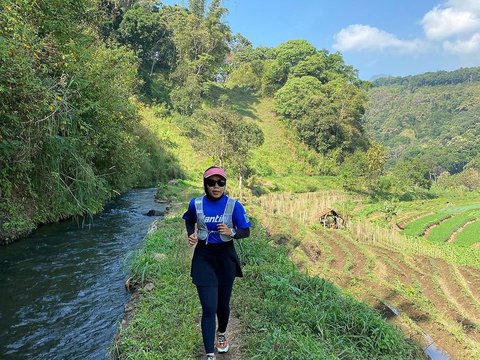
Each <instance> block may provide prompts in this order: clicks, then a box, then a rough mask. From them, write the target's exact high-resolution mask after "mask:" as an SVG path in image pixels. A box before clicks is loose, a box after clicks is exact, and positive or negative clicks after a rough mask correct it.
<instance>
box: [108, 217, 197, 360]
mask: <svg viewBox="0 0 480 360" xmlns="http://www.w3.org/2000/svg"><path fill="white" fill-rule="evenodd" d="M183 226H184V225H183V221H182V220H181V218H180V217H179V216H177V217H176V218H174V219H168V220H164V221H163V222H162V228H161V230H160V231H157V232H155V233H153V234H151V235H149V236H148V237H147V239H146V243H145V248H144V249H143V250H141V251H139V252H138V253H137V254H136V256H135V258H134V259H133V262H132V264H131V269H132V272H133V279H132V280H131V282H132V283H133V284H137V286H139V287H140V289H139V290H138V291H139V292H140V294H141V300H140V301H139V302H138V303H137V304H136V306H135V316H134V318H133V319H132V320H131V322H130V323H129V325H128V327H126V328H124V329H122V330H121V331H120V335H119V338H118V340H117V341H116V343H115V344H114V352H115V353H116V355H117V356H118V357H119V358H120V359H136V358H145V357H146V356H147V357H148V358H149V359H162V358H165V356H167V357H169V358H172V359H194V356H193V354H194V353H195V351H196V350H197V349H198V347H199V344H200V342H201V339H200V332H199V331H198V330H197V329H196V328H195V326H194V324H195V322H196V319H197V317H198V299H197V294H196V290H195V287H194V286H193V285H192V283H191V279H190V272H189V266H190V260H189V259H190V251H189V248H188V246H187V244H186V241H185V238H184V235H183V232H182V227H183ZM150 282H151V283H153V284H154V285H155V287H154V289H153V291H152V292H151V293H148V292H147V290H144V289H143V286H144V285H145V284H146V283H150Z"/></svg>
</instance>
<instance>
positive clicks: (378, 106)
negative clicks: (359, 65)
mask: <svg viewBox="0 0 480 360" xmlns="http://www.w3.org/2000/svg"><path fill="white" fill-rule="evenodd" d="M479 73H480V68H471V69H460V70H457V71H453V72H445V71H441V72H436V73H428V74H422V75H417V76H408V77H404V78H384V79H379V80H376V81H375V82H374V83H373V87H372V88H371V89H370V90H369V101H368V105H367V111H366V114H365V123H366V126H367V129H368V131H369V133H370V134H371V136H372V137H373V138H374V139H376V140H378V141H379V142H380V143H382V144H384V145H385V146H386V147H387V148H388V152H389V161H390V164H393V163H395V162H396V161H398V160H402V159H409V158H412V157H415V156H419V155H420V156H423V157H424V159H426V160H428V161H430V162H431V164H432V165H433V166H432V168H433V167H434V166H435V165H437V166H440V167H442V168H443V169H445V170H448V171H449V172H451V173H456V172H460V171H461V170H462V169H463V167H464V166H465V165H466V164H467V163H468V162H469V161H471V160H472V159H473V158H474V157H475V156H477V155H478V154H479V153H480V136H479V135H480V121H479V119H480V78H479Z"/></svg>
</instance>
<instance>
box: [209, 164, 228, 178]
mask: <svg viewBox="0 0 480 360" xmlns="http://www.w3.org/2000/svg"><path fill="white" fill-rule="evenodd" d="M213 175H220V176H221V177H223V178H224V179H225V180H227V174H226V172H225V170H223V169H222V168H221V167H212V168H210V169H207V170H205V172H204V173H203V178H204V179H206V178H209V177H210V176H213Z"/></svg>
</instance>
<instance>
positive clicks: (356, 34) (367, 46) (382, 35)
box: [333, 24, 425, 53]
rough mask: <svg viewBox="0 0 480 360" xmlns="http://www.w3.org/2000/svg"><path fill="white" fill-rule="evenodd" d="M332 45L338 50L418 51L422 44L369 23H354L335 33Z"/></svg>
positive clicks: (422, 46) (420, 49)
mask: <svg viewBox="0 0 480 360" xmlns="http://www.w3.org/2000/svg"><path fill="white" fill-rule="evenodd" d="M334 38H335V43H334V44H333V46H334V47H335V48H336V49H338V50H340V51H349V50H350V51H362V50H383V49H387V48H389V49H395V50H397V51H400V52H409V53H411V52H419V51H422V49H423V48H424V45H425V44H423V42H422V41H420V40H400V39H398V38H397V37H396V36H395V35H394V34H390V33H388V32H386V31H383V30H380V29H377V28H375V27H372V26H369V25H362V24H354V25H349V26H347V27H346V28H344V29H342V30H340V31H339V32H338V33H337V34H336V35H335V37H334Z"/></svg>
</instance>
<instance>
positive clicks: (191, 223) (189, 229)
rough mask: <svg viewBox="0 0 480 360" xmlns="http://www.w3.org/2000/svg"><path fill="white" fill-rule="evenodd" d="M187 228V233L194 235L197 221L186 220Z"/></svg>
mask: <svg viewBox="0 0 480 360" xmlns="http://www.w3.org/2000/svg"><path fill="white" fill-rule="evenodd" d="M185 228H186V229H187V235H188V236H190V235H192V234H193V233H194V232H195V221H191V220H185Z"/></svg>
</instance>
